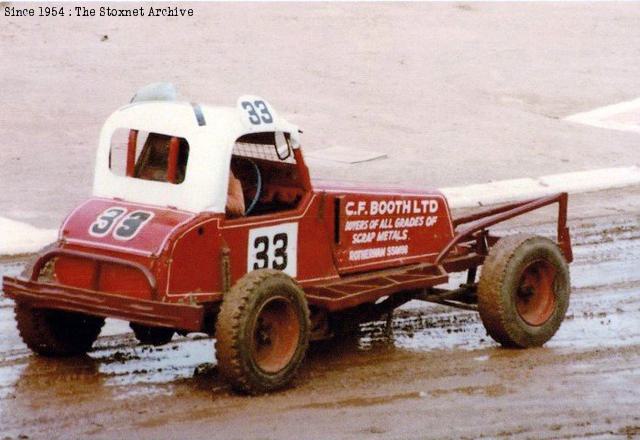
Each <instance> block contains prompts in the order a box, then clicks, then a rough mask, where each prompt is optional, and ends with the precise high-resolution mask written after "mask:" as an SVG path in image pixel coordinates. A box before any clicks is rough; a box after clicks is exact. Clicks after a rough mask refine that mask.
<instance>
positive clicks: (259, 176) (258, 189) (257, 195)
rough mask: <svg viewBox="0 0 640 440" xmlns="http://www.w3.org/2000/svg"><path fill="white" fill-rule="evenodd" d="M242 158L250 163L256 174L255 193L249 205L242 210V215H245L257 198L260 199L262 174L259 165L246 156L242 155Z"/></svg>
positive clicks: (254, 205)
mask: <svg viewBox="0 0 640 440" xmlns="http://www.w3.org/2000/svg"><path fill="white" fill-rule="evenodd" d="M243 159H244V160H246V161H247V162H249V163H250V164H251V165H252V168H253V171H254V172H255V174H256V193H255V195H254V196H253V200H251V203H249V205H248V206H247V207H246V208H245V210H244V215H245V216H246V215H249V214H250V213H251V211H253V208H255V207H256V204H257V203H258V200H260V195H261V194H262V174H261V173H260V167H258V164H257V163H255V162H254V161H253V160H251V159H249V158H246V157H243Z"/></svg>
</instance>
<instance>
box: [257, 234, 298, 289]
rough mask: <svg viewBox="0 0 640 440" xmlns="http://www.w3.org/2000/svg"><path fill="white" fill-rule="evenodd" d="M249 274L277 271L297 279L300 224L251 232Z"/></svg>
mask: <svg viewBox="0 0 640 440" xmlns="http://www.w3.org/2000/svg"><path fill="white" fill-rule="evenodd" d="M248 245H249V248H248V250H247V256H248V257H247V272H251V271H252V270H257V269H277V270H281V271H283V272H284V273H286V274H287V275H290V276H292V277H295V276H296V275H297V271H298V224H297V223H283V224H281V225H276V226H269V227H266V228H256V229H251V230H250V231H249V243H248Z"/></svg>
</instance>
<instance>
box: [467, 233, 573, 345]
mask: <svg viewBox="0 0 640 440" xmlns="http://www.w3.org/2000/svg"><path fill="white" fill-rule="evenodd" d="M570 289H571V285H570V280H569V268H568V266H567V263H566V261H565V259H564V256H563V255H562V252H561V251H560V249H559V248H558V246H557V245H556V244H555V243H554V242H553V241H551V240H549V239H547V238H544V237H539V236H534V235H528V234H518V235H513V236H508V237H505V238H502V239H501V240H500V241H498V243H496V245H495V246H493V247H492V248H491V250H490V252H489V255H488V257H487V259H486V260H485V262H484V266H483V268H482V275H481V277H480V283H479V284H478V310H479V311H480V317H481V318H482V323H483V324H484V326H485V328H486V329H487V332H488V333H489V335H490V336H491V337H492V338H493V339H495V340H496V341H497V342H499V343H501V344H502V345H505V346H511V347H523V348H524V347H535V346H541V345H543V344H544V343H545V342H547V341H548V340H549V339H551V337H552V336H553V335H554V334H555V333H556V331H557V330H558V328H559V327H560V324H561V323H562V321H563V319H564V316H565V313H566V311H567V308H568V306H569V294H570Z"/></svg>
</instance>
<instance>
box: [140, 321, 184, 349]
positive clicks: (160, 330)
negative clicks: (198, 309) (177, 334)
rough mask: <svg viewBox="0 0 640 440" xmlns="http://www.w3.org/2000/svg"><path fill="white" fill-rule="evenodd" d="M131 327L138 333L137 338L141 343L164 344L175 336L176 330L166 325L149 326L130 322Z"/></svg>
mask: <svg viewBox="0 0 640 440" xmlns="http://www.w3.org/2000/svg"><path fill="white" fill-rule="evenodd" d="M129 327H131V330H133V333H134V334H135V335H136V339H137V340H138V341H139V342H140V343H141V344H147V345H156V346H157V345H164V344H167V343H169V342H170V341H171V338H173V333H174V330H173V329H172V328H166V327H149V326H148V325H142V324H137V323H135V322H130V323H129Z"/></svg>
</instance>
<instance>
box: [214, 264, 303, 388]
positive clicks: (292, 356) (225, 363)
mask: <svg viewBox="0 0 640 440" xmlns="http://www.w3.org/2000/svg"><path fill="white" fill-rule="evenodd" d="M309 328H310V323H309V309H308V306H307V301H306V298H305V296H304V292H303V291H302V289H300V287H298V285H297V283H296V282H295V281H294V280H293V279H291V278H290V277H289V276H287V275H286V274H284V273H282V272H279V271H276V270H257V271H254V272H250V273H248V274H246V275H245V276H244V277H243V278H242V279H240V281H238V283H237V284H236V285H235V286H233V288H232V289H231V290H230V291H229V292H227V293H226V294H225V296H224V300H223V301H222V306H221V308H220V313H219V315H218V320H217V323H216V354H217V359H218V367H219V370H220V373H221V374H222V375H223V376H224V377H225V378H226V379H227V380H228V381H229V382H230V383H231V386H232V387H233V388H234V389H235V390H237V391H241V392H244V393H249V394H259V393H264V392H269V391H273V390H276V389H279V388H282V387H284V386H286V385H288V384H289V383H290V382H291V381H292V380H293V378H294V376H295V374H296V372H297V370H298V367H299V366H300V365H301V364H302V361H303V359H304V355H305V352H306V350H307V347H308V345H309Z"/></svg>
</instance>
